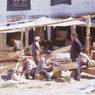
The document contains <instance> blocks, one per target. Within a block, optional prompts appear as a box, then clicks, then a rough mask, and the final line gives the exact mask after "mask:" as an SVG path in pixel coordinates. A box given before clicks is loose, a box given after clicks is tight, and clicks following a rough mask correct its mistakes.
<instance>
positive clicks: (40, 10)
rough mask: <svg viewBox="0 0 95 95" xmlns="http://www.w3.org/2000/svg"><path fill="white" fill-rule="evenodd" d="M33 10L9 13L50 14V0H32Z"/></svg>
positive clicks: (9, 13)
mask: <svg viewBox="0 0 95 95" xmlns="http://www.w3.org/2000/svg"><path fill="white" fill-rule="evenodd" d="M30 1H31V10H26V11H8V12H7V15H20V14H21V15H49V14H50V13H49V8H50V6H49V5H50V4H49V3H50V2H49V0H30Z"/></svg>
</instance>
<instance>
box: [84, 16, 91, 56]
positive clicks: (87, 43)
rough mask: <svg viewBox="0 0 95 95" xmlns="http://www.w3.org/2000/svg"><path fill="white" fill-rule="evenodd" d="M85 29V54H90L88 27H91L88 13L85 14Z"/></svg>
mask: <svg viewBox="0 0 95 95" xmlns="http://www.w3.org/2000/svg"><path fill="white" fill-rule="evenodd" d="M86 20H87V31H86V41H85V47H86V54H88V55H90V38H91V37H90V27H91V18H90V15H88V16H87V19H86Z"/></svg>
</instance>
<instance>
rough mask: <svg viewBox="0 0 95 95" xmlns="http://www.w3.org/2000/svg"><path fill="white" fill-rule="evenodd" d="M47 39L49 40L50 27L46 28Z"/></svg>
mask: <svg viewBox="0 0 95 95" xmlns="http://www.w3.org/2000/svg"><path fill="white" fill-rule="evenodd" d="M47 39H48V40H51V27H50V26H48V27H47Z"/></svg>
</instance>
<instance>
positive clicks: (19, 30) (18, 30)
mask: <svg viewBox="0 0 95 95" xmlns="http://www.w3.org/2000/svg"><path fill="white" fill-rule="evenodd" d="M15 32H23V31H22V30H21V29H12V30H3V31H0V33H15Z"/></svg>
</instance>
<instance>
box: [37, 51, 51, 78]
mask: <svg viewBox="0 0 95 95" xmlns="http://www.w3.org/2000/svg"><path fill="white" fill-rule="evenodd" d="M50 57H51V51H50V50H48V51H47V52H46V55H45V56H40V61H39V63H38V72H39V73H40V74H43V75H44V76H45V77H46V78H47V80H51V76H50V75H49V73H48V72H50V71H51V67H52V65H50V64H49V63H51V61H50V60H49V59H48V58H50Z"/></svg>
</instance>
